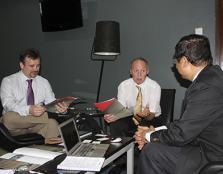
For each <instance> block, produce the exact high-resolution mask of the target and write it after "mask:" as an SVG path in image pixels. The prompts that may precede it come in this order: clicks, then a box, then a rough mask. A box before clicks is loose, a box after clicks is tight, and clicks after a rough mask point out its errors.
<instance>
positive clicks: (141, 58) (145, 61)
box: [131, 57, 149, 68]
mask: <svg viewBox="0 0 223 174" xmlns="http://www.w3.org/2000/svg"><path fill="white" fill-rule="evenodd" d="M137 60H141V61H143V62H144V63H145V64H146V66H147V68H149V63H148V61H147V60H146V59H145V58H143V57H137V58H134V59H133V60H132V61H131V68H132V64H133V63H134V62H135V61H137Z"/></svg>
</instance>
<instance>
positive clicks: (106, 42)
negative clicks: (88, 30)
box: [94, 21, 120, 56]
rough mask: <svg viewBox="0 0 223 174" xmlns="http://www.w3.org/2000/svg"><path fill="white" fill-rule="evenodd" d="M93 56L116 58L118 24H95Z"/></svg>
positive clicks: (100, 22) (112, 22) (105, 22)
mask: <svg viewBox="0 0 223 174" xmlns="http://www.w3.org/2000/svg"><path fill="white" fill-rule="evenodd" d="M94 54H95V55H102V56H116V55H119V54H120V31H119V23H118V22H115V21H99V22H97V23H96V32H95V41H94Z"/></svg>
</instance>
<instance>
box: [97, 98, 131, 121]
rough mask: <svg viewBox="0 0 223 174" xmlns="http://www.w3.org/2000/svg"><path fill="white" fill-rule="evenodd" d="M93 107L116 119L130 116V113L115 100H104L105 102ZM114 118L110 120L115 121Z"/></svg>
mask: <svg viewBox="0 0 223 174" xmlns="http://www.w3.org/2000/svg"><path fill="white" fill-rule="evenodd" d="M95 106H96V107H97V108H98V109H99V110H100V111H101V112H104V113H105V114H110V116H111V115H114V116H115V117H116V118H117V119H120V118H125V117H128V116H131V115H132V112H131V111H130V110H129V109H128V108H125V107H124V106H123V105H122V104H121V103H120V102H119V101H118V100H117V99H115V98H112V99H109V100H106V101H103V102H99V103H95ZM108 117H109V116H108ZM116 118H111V119H112V120H113V119H116ZM105 119H106V118H105ZM117 119H116V120H117ZM108 120H109V118H108ZM110 121H111V120H110Z"/></svg>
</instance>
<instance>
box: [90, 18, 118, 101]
mask: <svg viewBox="0 0 223 174" xmlns="http://www.w3.org/2000/svg"><path fill="white" fill-rule="evenodd" d="M92 53H93V54H94V56H93V55H92ZM119 54H120V31H119V23H118V22H116V21H99V22H97V23H96V31H95V37H94V43H93V46H92V51H91V60H94V61H101V70H100V76H99V81H98V89H97V98H96V102H98V101H99V96H100V89H101V81H102V75H103V69H104V62H105V61H114V60H115V59H116V58H117V56H118V55H119Z"/></svg>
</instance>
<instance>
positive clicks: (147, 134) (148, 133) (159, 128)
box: [145, 126, 167, 142]
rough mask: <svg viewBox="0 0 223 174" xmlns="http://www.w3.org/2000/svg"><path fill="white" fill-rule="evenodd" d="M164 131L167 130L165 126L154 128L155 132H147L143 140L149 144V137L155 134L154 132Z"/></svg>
mask: <svg viewBox="0 0 223 174" xmlns="http://www.w3.org/2000/svg"><path fill="white" fill-rule="evenodd" d="M164 129H167V127H166V126H159V127H156V128H155V131H150V132H147V133H146V135H145V138H146V140H147V141H148V142H150V136H151V134H152V133H153V132H156V131H159V130H164Z"/></svg>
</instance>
